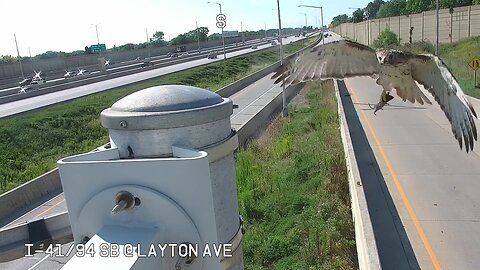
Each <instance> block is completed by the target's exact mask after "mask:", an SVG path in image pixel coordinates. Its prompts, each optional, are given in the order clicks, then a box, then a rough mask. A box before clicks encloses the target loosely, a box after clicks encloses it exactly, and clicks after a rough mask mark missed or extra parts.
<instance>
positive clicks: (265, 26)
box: [263, 22, 267, 39]
mask: <svg viewBox="0 0 480 270" xmlns="http://www.w3.org/2000/svg"><path fill="white" fill-rule="evenodd" d="M263 29H265V39H267V23H266V22H263Z"/></svg>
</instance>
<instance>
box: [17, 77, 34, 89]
mask: <svg viewBox="0 0 480 270" xmlns="http://www.w3.org/2000/svg"><path fill="white" fill-rule="evenodd" d="M30 83H32V78H25V79H23V80H21V81H20V82H19V83H18V86H20V87H23V86H27V85H30Z"/></svg>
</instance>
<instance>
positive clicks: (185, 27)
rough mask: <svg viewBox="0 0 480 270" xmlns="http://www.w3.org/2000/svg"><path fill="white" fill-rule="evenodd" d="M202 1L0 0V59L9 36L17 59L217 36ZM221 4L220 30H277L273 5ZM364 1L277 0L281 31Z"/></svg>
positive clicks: (272, 0)
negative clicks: (155, 39) (192, 34)
mask: <svg viewBox="0 0 480 270" xmlns="http://www.w3.org/2000/svg"><path fill="white" fill-rule="evenodd" d="M207 1H208V0H135V1H133V0H76V1H65V0H41V1H35V0H33V1H32V0H0V10H2V16H0V55H15V56H16V55H17V51H16V48H15V39H14V34H15V35H16V38H17V42H18V48H19V52H20V55H21V56H29V55H30V54H31V55H32V56H34V55H37V54H40V53H43V52H45V51H47V50H50V51H64V52H71V51H75V50H83V49H84V48H85V46H90V45H92V44H97V35H96V31H95V28H97V29H98V37H99V41H100V43H104V44H106V46H107V48H111V47H113V46H114V45H117V46H119V45H122V44H126V43H141V42H145V41H147V32H148V35H149V37H152V36H153V34H154V33H155V32H156V31H163V32H164V33H165V39H166V40H169V39H172V38H174V37H176V36H177V35H179V34H182V33H185V32H188V31H190V30H193V29H195V22H196V21H197V22H198V26H199V27H201V26H206V27H208V28H209V30H210V33H209V34H211V33H215V32H220V29H218V28H217V27H216V26H215V23H216V20H215V17H216V15H217V14H218V13H219V6H218V5H217V4H209V3H207ZM215 2H218V3H221V4H222V13H223V14H225V16H226V22H227V25H226V27H225V28H224V30H225V31H232V30H238V31H240V30H241V24H242V25H243V30H250V31H256V30H260V29H263V28H264V23H265V24H266V27H267V29H273V28H275V29H276V28H278V19H277V1H276V0H215ZM368 2H370V1H368V0H333V1H332V0H280V11H281V19H282V27H301V26H303V25H304V24H305V15H304V14H302V13H306V14H307V22H308V25H311V26H314V27H316V26H317V23H316V20H318V26H320V18H321V16H320V9H314V8H304V7H298V5H313V6H322V7H323V9H324V10H323V16H324V25H328V24H329V23H330V22H331V20H332V18H333V17H335V16H336V15H339V14H344V13H345V14H351V13H352V12H353V10H352V9H349V8H357V7H361V8H363V7H365V6H366V5H367V4H368Z"/></svg>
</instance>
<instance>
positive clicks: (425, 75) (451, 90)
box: [272, 40, 477, 152]
mask: <svg viewBox="0 0 480 270" xmlns="http://www.w3.org/2000/svg"><path fill="white" fill-rule="evenodd" d="M398 53H400V54H398ZM397 55H400V57H401V59H399V62H401V65H398V66H397V65H388V61H387V63H386V64H385V59H381V58H382V54H381V53H380V54H379V53H378V52H376V51H375V50H373V49H371V48H370V47H367V46H365V45H362V44H359V43H356V42H353V41H349V40H339V41H334V42H331V43H328V44H325V45H317V46H315V47H313V48H309V49H306V50H304V51H302V52H299V53H296V54H294V55H291V56H290V57H289V58H287V59H286V63H284V64H283V65H282V66H280V67H279V68H278V69H277V70H276V71H275V74H274V75H273V76H272V79H276V80H275V83H279V82H282V83H284V84H285V85H290V84H297V83H300V82H305V81H310V80H318V79H320V80H323V79H344V78H348V77H356V76H372V77H373V76H374V75H375V76H376V77H379V78H378V79H377V81H376V83H377V84H379V85H381V86H383V88H384V90H386V91H391V90H393V89H395V90H396V93H397V95H399V96H400V97H401V98H402V99H403V100H404V101H406V100H409V101H411V102H415V101H417V102H419V103H421V104H423V100H424V101H426V102H427V103H430V101H429V100H428V98H427V97H426V96H425V95H424V94H423V92H422V91H421V90H420V88H419V87H418V86H417V84H416V83H415V82H418V83H419V84H422V85H423V86H424V87H425V89H427V90H428V91H429V92H430V93H431V94H432V95H433V96H434V98H435V100H436V101H437V102H438V104H440V107H441V109H442V110H443V111H444V113H445V115H446V116H447V118H448V120H449V121H450V123H451V125H452V131H453V134H454V136H455V138H456V139H457V140H458V142H459V145H460V148H462V144H463V142H464V143H465V149H466V151H467V152H468V151H469V150H473V144H474V140H477V129H476V126H475V121H474V119H473V118H474V116H475V117H477V115H476V113H475V110H474V109H473V107H472V105H471V104H470V102H469V101H468V100H467V98H466V96H465V94H464V93H463V91H462V89H461V88H460V86H459V84H458V82H457V81H456V79H455V78H454V76H453V75H452V74H451V72H450V71H449V70H448V68H447V67H446V65H445V64H444V63H442V61H441V60H440V59H439V58H438V57H435V56H433V55H414V54H410V53H402V52H398V51H397ZM392 69H394V71H395V72H394V74H393V76H392V74H391V71H392ZM378 75H380V76H378ZM283 80H285V81H284V82H283Z"/></svg>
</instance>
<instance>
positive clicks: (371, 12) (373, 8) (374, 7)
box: [364, 0, 385, 20]
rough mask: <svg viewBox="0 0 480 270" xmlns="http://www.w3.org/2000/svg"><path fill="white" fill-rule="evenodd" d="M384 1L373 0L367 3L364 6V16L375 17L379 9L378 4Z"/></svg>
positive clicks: (367, 17)
mask: <svg viewBox="0 0 480 270" xmlns="http://www.w3.org/2000/svg"><path fill="white" fill-rule="evenodd" d="M384 3H385V2H384V1H383V0H374V1H373V2H370V3H368V5H367V6H366V7H365V9H364V10H365V18H366V19H368V20H369V19H375V18H376V16H377V13H378V10H379V9H380V6H381V5H383V4H384Z"/></svg>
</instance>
